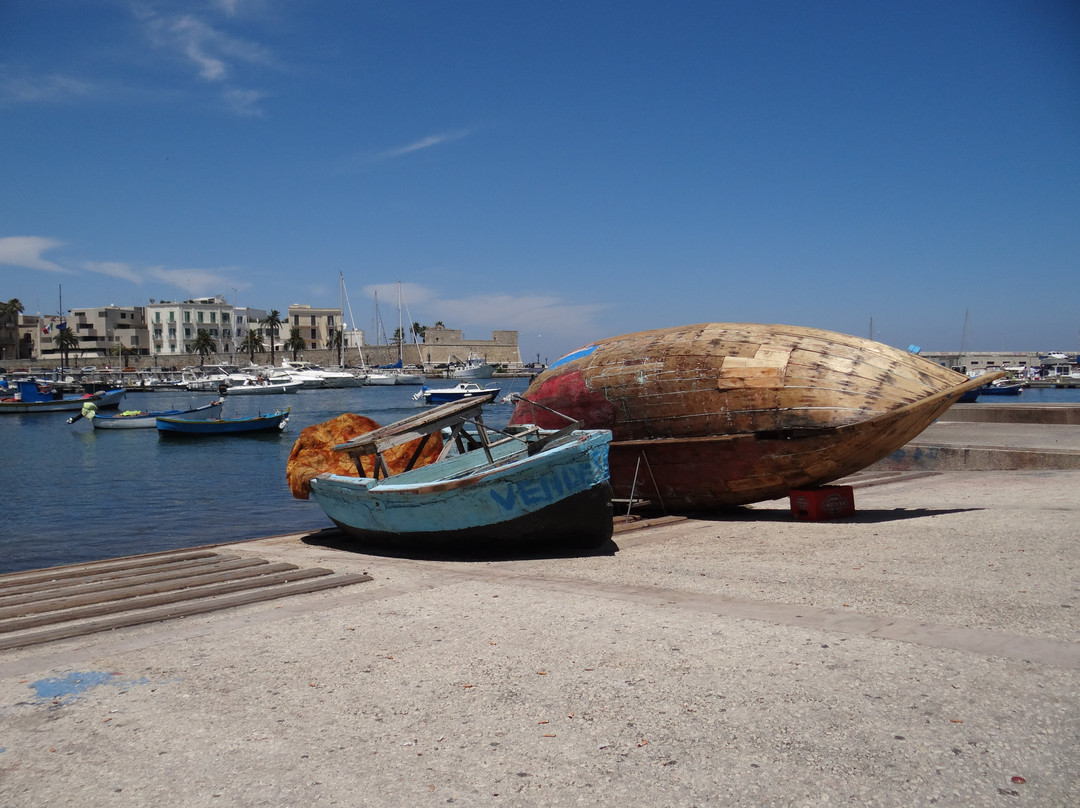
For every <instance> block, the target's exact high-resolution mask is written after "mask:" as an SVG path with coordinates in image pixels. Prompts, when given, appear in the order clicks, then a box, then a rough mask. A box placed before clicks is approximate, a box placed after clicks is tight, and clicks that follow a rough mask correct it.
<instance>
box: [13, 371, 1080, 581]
mask: <svg viewBox="0 0 1080 808" xmlns="http://www.w3.org/2000/svg"><path fill="white" fill-rule="evenodd" d="M429 384H430V386H432V387H438V386H453V383H452V382H449V381H442V380H431V381H430V382H429ZM496 384H497V385H498V386H500V387H501V389H502V393H501V395H507V394H508V393H511V392H518V393H523V392H524V391H525V387H526V385H527V380H526V379H504V380H501V381H499V382H497V383H496ZM419 389H420V388H419V387H417V386H412V385H401V386H393V387H355V388H344V389H335V390H301V391H299V392H296V393H294V394H291V395H274V396H243V397H234V398H231V399H230V398H226V399H225V406H224V408H223V417H229V418H236V417H243V416H249V415H255V414H257V413H260V412H272V411H274V410H277V409H279V408H281V407H286V406H288V407H291V408H292V412H291V414H290V417H289V425H288V429H287V431H286V432H284V433H281V434H268V435H246V436H232V437H216V438H202V439H200V438H188V439H182V438H173V439H169V438H160V437H158V434H157V430H156V429H120V430H111V429H110V430H104V429H94V428H93V427H92V426H91V425H90V423H89V422H87V421H86V420H85V419H82V420H79V421H76V422H75V423H74V424H68V423H67V419H68V418H69V417H70V416H71V414H72V413H35V414H28V415H0V573H4V572H14V571H17V570H25V569H36V568H39V567H51V566H56V565H58V564H70V563H78V562H86V561H95V560H99V559H103V558H115V557H119V556H126V555H134V554H138V553H149V552H156V551H159V550H175V549H181V548H185V547H197V546H199V545H203V544H214V543H220V542H230V541H239V540H242V539H251V538H259V537H262V536H271V535H275V534H279V533H291V532H297V531H308V530H319V529H322V528H327V527H332V526H333V524H332V523H331V522H330V520H329V519H328V518H327V517H326V515H325V514H324V513H323V512H322V509H321V508H319V506H318V505H317V504H316V503H315V502H314V501H312V500H298V499H294V498H293V496H292V494H291V492H290V491H289V487H288V484H287V482H286V480H285V464H286V461H287V460H288V457H289V452H290V450H291V449H292V444H293V441H294V440H295V439H296V436H297V435H299V433H300V430H301V429H303V428H304V427H305V426H309V425H311V424H316V423H320V422H322V421H326V420H328V419H330V418H334V417H336V416H338V415H341V414H342V413H344V412H355V413H360V414H361V415H366V416H367V417H369V418H371V419H373V420H374V421H377V422H378V423H380V424H383V425H386V424H390V423H392V422H394V421H397V420H400V419H401V418H404V417H406V416H408V415H411V414H415V413H417V412H419V411H421V410H422V406H423V405H420V404H418V403H417V402H416V401H414V400H413V398H412V396H413V394H414V393H416V392H417V391H418V390H419ZM211 398H212V396H211V395H210V394H208V393H187V392H183V393H128V395H127V397H126V398H125V399H124V400H123V402H121V405H120V406H121V409H124V410H126V409H133V410H168V409H180V408H189V407H193V406H198V405H200V404H206V403H208V402H209V401H210V400H211ZM985 400H986V401H989V402H991V403H993V404H1002V403H1006V404H1008V403H1021V404H1031V403H1052V402H1080V389H1063V390H1056V389H1035V388H1032V389H1028V390H1025V391H1024V393H1023V395H1022V396H1020V397H1018V398H1013V397H1011V396H1010V397H994V398H988V399H985ZM976 406H977V405H976ZM511 412H512V407H511V406H510V405H507V404H498V405H494V406H492V407H489V408H487V409H486V410H485V416H484V418H485V422H486V423H488V424H490V425H492V426H495V427H501V426H504V425H505V424H506V422H507V421H508V420H509V418H510V413H511Z"/></svg>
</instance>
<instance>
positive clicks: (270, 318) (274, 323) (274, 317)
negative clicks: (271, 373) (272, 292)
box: [259, 309, 285, 365]
mask: <svg viewBox="0 0 1080 808" xmlns="http://www.w3.org/2000/svg"><path fill="white" fill-rule="evenodd" d="M284 324H285V323H283V322H282V320H281V312H280V311H278V310H277V309H271V310H270V313H269V314H268V315H266V317H264V318H263V319H261V320H259V325H264V326H266V329H267V331H269V332H270V364H271V365H274V364H275V362H274V344H275V343H276V342H277V333H278V329H279V328H281V326H283V325H284Z"/></svg>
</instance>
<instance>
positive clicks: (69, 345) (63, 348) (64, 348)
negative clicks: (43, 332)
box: [53, 328, 79, 367]
mask: <svg viewBox="0 0 1080 808" xmlns="http://www.w3.org/2000/svg"><path fill="white" fill-rule="evenodd" d="M53 342H55V343H56V347H57V348H59V349H60V364H61V365H63V366H64V367H67V366H68V351H73V350H75V349H77V348H78V347H79V335H78V334H76V333H75V332H74V331H72V330H71V329H70V328H61V329H59V330H58V331H57V332H56V336H55V337H53Z"/></svg>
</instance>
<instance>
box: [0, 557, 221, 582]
mask: <svg viewBox="0 0 1080 808" xmlns="http://www.w3.org/2000/svg"><path fill="white" fill-rule="evenodd" d="M216 555H217V553H214V552H211V551H209V550H201V551H196V552H190V553H184V552H181V553H177V552H176V551H174V550H168V551H166V552H163V553H148V554H146V555H140V556H132V557H130V558H122V559H109V560H107V561H90V562H87V563H85V564H69V565H66V566H62V567H48V568H46V569H43V570H28V571H26V572H9V573H6V574H4V575H0V589H6V588H7V587H8V586H19V585H21V584H26V583H33V582H35V581H54V580H59V579H61V578H77V577H79V576H80V575H84V574H86V573H87V572H100V571H113V570H126V569H134V568H136V567H148V566H153V565H155V564H162V563H166V561H167V560H168V559H169V557H171V558H174V559H177V560H188V559H194V558H210V557H212V556H216Z"/></svg>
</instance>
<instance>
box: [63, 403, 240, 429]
mask: <svg viewBox="0 0 1080 808" xmlns="http://www.w3.org/2000/svg"><path fill="white" fill-rule="evenodd" d="M220 414H221V402H220V401H211V402H210V403H209V404H203V405H202V406H201V407H193V408H191V409H187V410H162V411H160V412H143V411H136V412H118V413H116V414H115V415H97V414H95V415H93V416H91V417H90V418H89V421H90V423H91V424H92V425H93V427H94V429H153V428H154V427H156V426H157V419H158V418H187V419H188V420H204V419H207V418H217V417H218V415H220ZM72 420H74V419H72ZM69 423H70V422H69Z"/></svg>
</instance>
